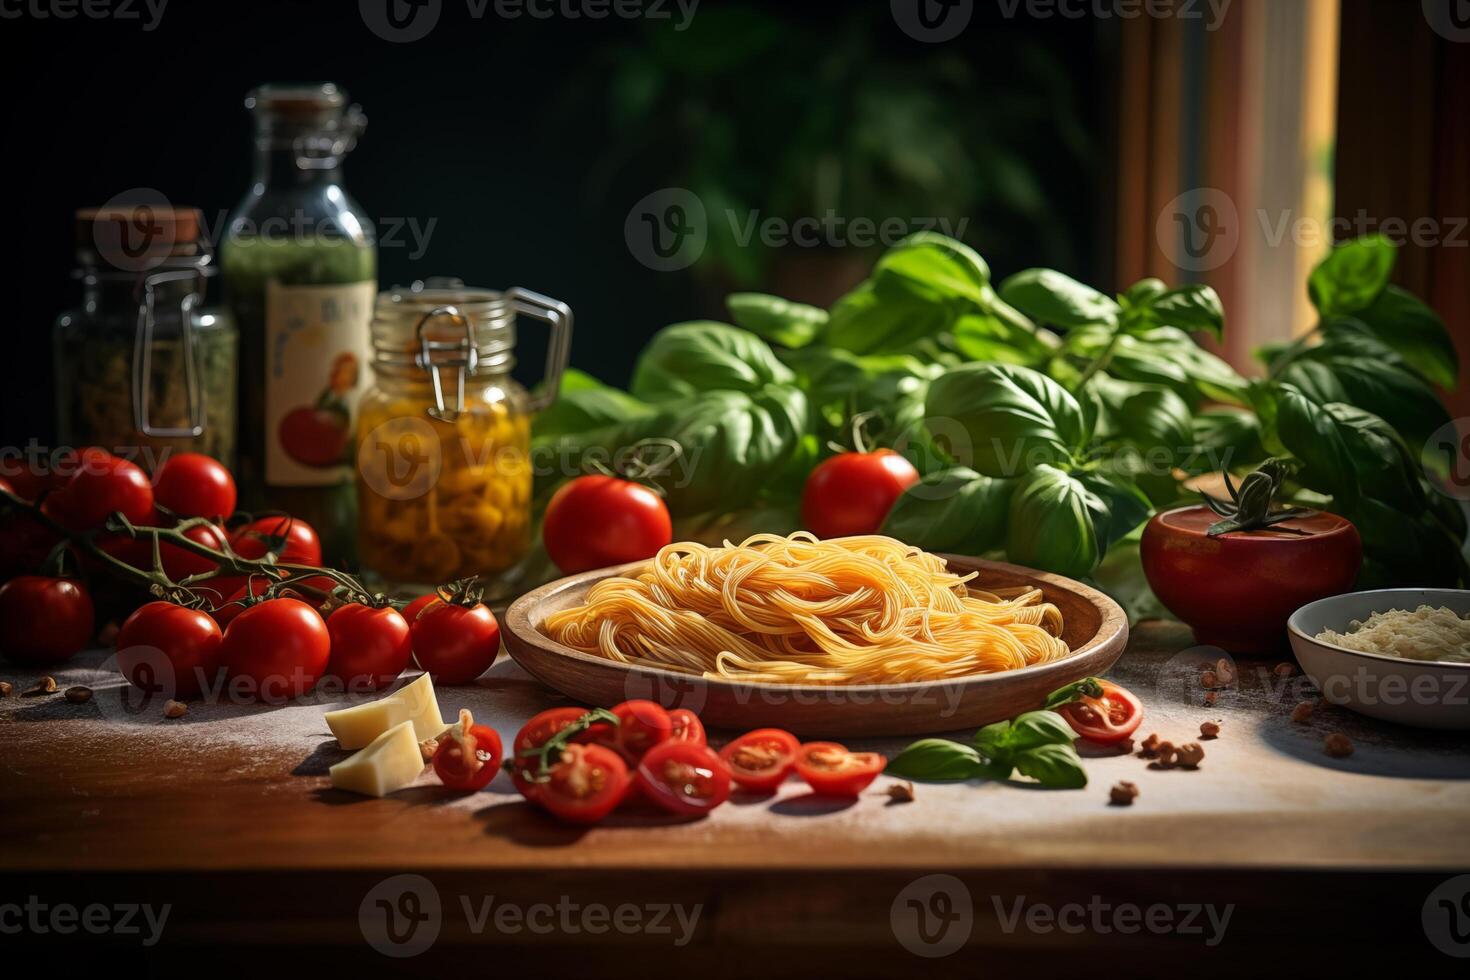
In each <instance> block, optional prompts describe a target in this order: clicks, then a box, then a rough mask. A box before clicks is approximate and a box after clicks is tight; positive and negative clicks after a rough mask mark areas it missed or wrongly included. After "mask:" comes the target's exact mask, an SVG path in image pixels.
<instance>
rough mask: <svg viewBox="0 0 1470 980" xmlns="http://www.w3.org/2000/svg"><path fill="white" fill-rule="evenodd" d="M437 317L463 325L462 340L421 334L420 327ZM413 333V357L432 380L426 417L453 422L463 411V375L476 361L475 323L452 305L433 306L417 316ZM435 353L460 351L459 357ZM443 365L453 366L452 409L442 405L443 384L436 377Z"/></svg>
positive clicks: (473, 366)
mask: <svg viewBox="0 0 1470 980" xmlns="http://www.w3.org/2000/svg"><path fill="white" fill-rule="evenodd" d="M440 316H447V317H449V318H450V319H452V320H457V321H459V323H461V324H462V325H463V326H464V339H462V340H458V341H452V342H450V341H436V340H430V339H429V338H428V337H427V336H426V335H425V334H424V327H425V326H426V325H427V324H428V322H429V321H430V320H432V319H434V318H435V317H440ZM413 332H414V337H415V338H416V339H417V340H418V342H419V353H418V357H417V358H415V360H416V361H417V362H418V365H419V367H421V368H423V369H424V370H426V371H428V372H429V378H430V379H431V380H432V381H433V382H434V407H433V408H431V409H428V413H429V417H430V418H435V419H438V420H439V421H441V422H453V421H455V420H456V419H458V418H459V417H460V416H461V415H462V414H464V389H465V377H466V376H467V375H469V374H471V373H473V372H474V370H475V368H476V367H477V366H478V365H479V363H480V349H479V344H478V343H477V342H476V340H475V325H474V323H473V322H471V321H470V318H469V317H467V316H465V315H464V314H463V313H461V312H459V308H458V307H456V306H436V307H434V308H433V309H432V310H430V311H429V312H427V313H425V314H424V315H423V316H422V317H420V318H419V322H418V325H417V326H416V327H414V331H413ZM436 352H439V353H441V354H450V353H452V352H460V353H461V356H459V357H453V356H449V357H435V353H436ZM447 367H452V368H455V381H454V391H455V395H454V407H453V408H448V407H446V406H445V404H444V383H443V382H442V381H441V380H440V378H439V372H440V370H441V369H443V368H447Z"/></svg>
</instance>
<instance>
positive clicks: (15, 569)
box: [0, 507, 61, 581]
mask: <svg viewBox="0 0 1470 980" xmlns="http://www.w3.org/2000/svg"><path fill="white" fill-rule="evenodd" d="M43 509H44V507H43ZM0 541H3V542H4V545H3V547H0V581H3V580H5V579H10V578H14V577H15V576H17V575H25V574H28V573H30V572H33V571H35V570H36V569H38V568H40V567H41V563H42V562H44V561H45V560H46V556H47V555H49V554H50V553H51V549H52V548H54V547H56V545H57V544H59V543H60V542H61V536H60V535H58V534H57V533H56V532H55V531H53V530H51V529H50V528H49V527H47V526H46V525H44V524H42V523H41V522H40V521H36V520H32V519H31V518H30V517H28V516H27V515H25V514H12V515H10V516H8V517H5V518H3V519H0Z"/></svg>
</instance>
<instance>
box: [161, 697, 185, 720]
mask: <svg viewBox="0 0 1470 980" xmlns="http://www.w3.org/2000/svg"><path fill="white" fill-rule="evenodd" d="M188 713H189V706H188V705H187V704H185V703H184V702H182V701H172V700H170V701H168V702H167V703H165V704H164V706H163V716H164V717H165V718H182V717H184V715H186V714H188Z"/></svg>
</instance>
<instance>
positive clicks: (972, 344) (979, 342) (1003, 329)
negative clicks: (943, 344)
mask: <svg viewBox="0 0 1470 980" xmlns="http://www.w3.org/2000/svg"><path fill="white" fill-rule="evenodd" d="M951 332H952V333H953V335H954V345H955V348H956V349H957V350H958V351H959V352H960V353H961V354H963V355H964V356H965V357H966V358H967V359H969V360H972V361H998V362H1000V363H1003V364H1022V365H1025V366H1027V367H1036V366H1037V365H1039V364H1043V363H1045V362H1046V361H1047V360H1048V359H1049V358H1050V357H1051V356H1052V354H1053V353H1055V352H1056V350H1057V348H1058V347H1060V346H1061V340H1060V339H1058V337H1057V335H1056V334H1054V333H1052V332H1051V331H1050V330H1042V329H1038V328H1036V327H1029V326H1027V325H1026V324H1024V323H1022V322H1021V321H1019V320H1016V319H1014V318H1002V317H998V316H994V315H992V314H989V313H970V314H966V315H964V316H961V317H960V318H959V319H957V320H955V322H954V325H953V327H951Z"/></svg>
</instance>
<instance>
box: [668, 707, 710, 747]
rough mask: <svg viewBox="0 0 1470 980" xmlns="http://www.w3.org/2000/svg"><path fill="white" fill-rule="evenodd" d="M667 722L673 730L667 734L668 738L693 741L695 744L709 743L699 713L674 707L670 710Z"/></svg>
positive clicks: (678, 740)
mask: <svg viewBox="0 0 1470 980" xmlns="http://www.w3.org/2000/svg"><path fill="white" fill-rule="evenodd" d="M669 722H670V723H671V724H673V726H674V730H673V731H672V732H671V733H670V734H669V738H671V739H672V740H673V741H675V742H693V743H694V744H695V745H706V744H708V743H709V739H708V738H707V737H706V736H705V733H704V722H702V721H700V720H699V715H696V714H695V713H694V712H692V711H690V710H689V709H688V708H675V709H674V710H673V711H670V712H669Z"/></svg>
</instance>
